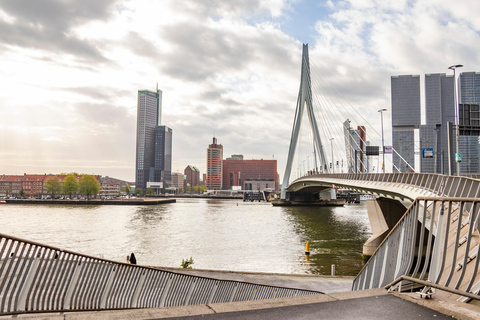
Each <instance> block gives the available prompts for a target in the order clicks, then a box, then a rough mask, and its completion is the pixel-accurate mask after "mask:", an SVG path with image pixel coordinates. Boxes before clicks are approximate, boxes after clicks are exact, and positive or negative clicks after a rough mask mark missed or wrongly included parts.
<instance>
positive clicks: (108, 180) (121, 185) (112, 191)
mask: <svg viewBox="0 0 480 320" xmlns="http://www.w3.org/2000/svg"><path fill="white" fill-rule="evenodd" d="M59 177H60V176H59ZM79 178H80V177H77V179H79ZM95 178H97V180H98V182H100V192H99V196H100V198H105V197H117V196H118V193H119V191H120V194H125V186H126V185H127V184H129V185H130V183H128V182H127V181H125V180H120V179H116V178H112V177H109V176H105V177H102V176H95ZM64 179H65V176H63V177H62V178H61V181H62V182H63V180H64ZM130 187H131V186H130Z"/></svg>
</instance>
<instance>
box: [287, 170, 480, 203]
mask: <svg viewBox="0 0 480 320" xmlns="http://www.w3.org/2000/svg"><path fill="white" fill-rule="evenodd" d="M478 178H479V177H478V176H471V177H463V176H462V177H460V176H447V175H440V174H431V173H337V174H335V173H325V174H314V175H308V176H304V177H301V178H299V179H296V180H295V181H293V182H292V183H291V184H290V185H288V187H287V188H286V192H287V193H300V192H302V193H317V192H321V191H323V190H326V189H331V188H343V189H350V190H356V191H359V192H363V193H368V194H374V195H379V196H382V197H387V198H392V199H399V200H410V201H414V200H415V199H416V198H418V197H461V198H480V180H479V179H478Z"/></svg>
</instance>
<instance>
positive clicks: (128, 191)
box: [124, 183, 132, 197]
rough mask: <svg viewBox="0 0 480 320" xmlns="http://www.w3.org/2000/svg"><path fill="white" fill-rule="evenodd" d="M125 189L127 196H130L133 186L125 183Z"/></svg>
mask: <svg viewBox="0 0 480 320" xmlns="http://www.w3.org/2000/svg"><path fill="white" fill-rule="evenodd" d="M124 190H125V193H126V194H127V196H129V197H130V192H132V187H130V185H129V184H128V183H127V184H126V185H125V189H124Z"/></svg>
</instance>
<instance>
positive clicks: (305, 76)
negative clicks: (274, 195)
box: [281, 44, 329, 199]
mask: <svg viewBox="0 0 480 320" xmlns="http://www.w3.org/2000/svg"><path fill="white" fill-rule="evenodd" d="M304 108H306V109H307V115H308V120H309V122H310V127H311V128H312V133H313V140H314V145H315V148H316V150H317V151H318V154H319V157H320V168H322V167H325V170H326V172H327V173H329V167H328V166H326V164H327V161H326V158H325V151H324V149H323V144H322V140H321V139H320V134H319V131H318V125H317V120H316V119H315V114H314V112H313V106H312V86H311V79H310V60H309V57H308V44H304V45H303V51H302V73H301V80H300V90H299V92H298V99H297V109H296V111H295V119H294V121H293V130H292V138H291V139H290V148H289V150H288V159H287V166H286V167H285V174H284V176H283V183H282V193H281V199H285V198H286V189H287V187H288V183H289V180H290V173H291V171H292V162H293V157H294V155H295V149H296V148H297V142H298V134H299V132H300V126H301V122H302V116H303V110H304Z"/></svg>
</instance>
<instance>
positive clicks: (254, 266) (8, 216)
mask: <svg viewBox="0 0 480 320" xmlns="http://www.w3.org/2000/svg"><path fill="white" fill-rule="evenodd" d="M237 203H238V205H237ZM0 232H1V233H6V234H10V235H14V236H18V237H22V238H25V239H30V240H33V241H38V242H41V243H45V244H50V245H54V246H58V247H62V248H65V249H70V250H74V251H77V252H81V253H85V254H89V255H97V256H103V257H105V258H107V259H112V260H116V261H122V262H123V261H125V257H126V255H127V254H130V253H131V252H134V253H135V256H136V257H137V261H138V263H139V264H144V265H158V266H166V267H179V266H180V263H181V261H182V259H188V258H190V257H193V259H194V265H193V267H194V268H198V269H216V270H236V271H258V272H278V273H313V274H330V266H331V264H335V265H336V272H337V275H353V274H356V273H357V272H358V271H359V270H360V268H361V266H362V260H361V253H362V246H363V243H364V242H365V240H366V239H367V238H368V236H369V235H370V229H369V224H368V217H367V214H366V208H365V206H364V205H350V206H345V207H343V208H306V207H305V208H302V207H300V208H288V207H283V208H282V207H273V206H272V205H271V204H269V203H258V202H256V203H244V202H241V201H236V200H213V199H178V200H177V203H173V204H166V205H159V206H131V207H130V206H95V207H91V206H31V205H29V206H23V205H18V206H17V205H15V206H12V205H6V206H5V205H4V206H1V207H0ZM306 241H310V251H311V254H310V257H308V258H307V257H305V243H306Z"/></svg>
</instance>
